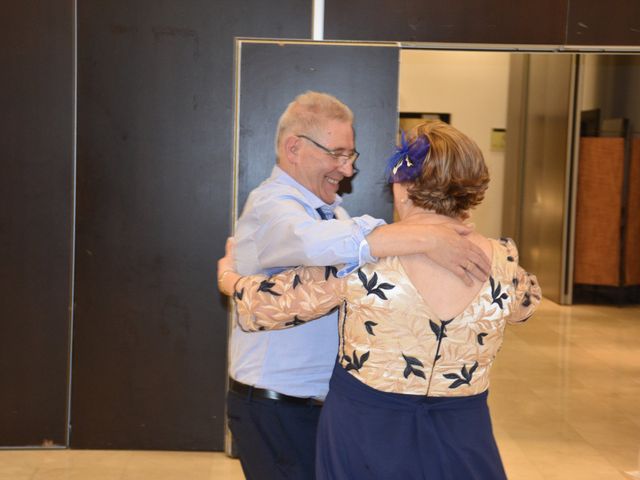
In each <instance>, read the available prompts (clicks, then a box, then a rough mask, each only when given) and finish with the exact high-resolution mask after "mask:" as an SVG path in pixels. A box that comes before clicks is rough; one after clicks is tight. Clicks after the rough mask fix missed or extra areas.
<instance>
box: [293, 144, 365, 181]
mask: <svg viewBox="0 0 640 480" xmlns="http://www.w3.org/2000/svg"><path fill="white" fill-rule="evenodd" d="M296 137H298V138H304V139H305V140H309V141H310V142H311V143H313V144H314V145H315V146H316V147H318V148H319V149H320V150H322V151H323V152H325V153H326V154H328V155H329V156H330V157H331V158H333V159H334V160H335V161H337V162H338V163H339V164H340V166H341V167H344V166H345V165H347V164H349V165H351V168H353V172H354V174H355V173H358V169H357V168H356V166H355V165H354V163H355V161H356V160H357V159H358V157H359V156H360V152H358V151H357V150H355V149H354V150H353V152H352V153H351V155H346V154H345V153H339V152H336V151H335V150H331V149H329V148H327V147H325V146H324V145H321V144H319V143H318V142H316V141H315V140H314V139H313V138H310V137H307V136H306V135H296Z"/></svg>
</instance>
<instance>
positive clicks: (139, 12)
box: [71, 0, 311, 450]
mask: <svg viewBox="0 0 640 480" xmlns="http://www.w3.org/2000/svg"><path fill="white" fill-rule="evenodd" d="M78 7H79V27H78V39H79V53H78V55H79V59H78V61H79V91H78V125H79V128H78V227H77V275H76V320H75V331H74V359H73V360H74V366H73V391H72V400H73V403H72V409H73V428H72V437H71V445H72V446H73V447H78V448H134V449H182V450H196V449H198V450H199V449H205V450H211V449H214V450H220V449H222V447H223V438H224V437H223V434H224V430H223V420H224V395H225V392H224V387H225V377H226V345H227V328H226V318H227V316H226V309H225V303H224V302H223V301H222V299H221V298H220V297H219V295H218V293H217V290H216V286H215V274H216V272H215V260H216V259H217V258H218V257H219V256H220V255H221V254H222V253H223V250H224V241H225V238H226V236H227V235H228V234H229V233H230V210H231V163H232V153H231V145H232V121H233V116H232V107H233V36H234V35H242V36H258V37H309V34H310V32H309V29H310V23H311V21H310V15H311V14H310V8H311V3H310V2H297V1H296V0H278V1H272V2H261V1H257V0H246V1H238V0H224V1H216V2H211V1H208V0H193V1H189V2H184V1H182V0H168V1H163V2H157V1H153V0H141V1H137V2H129V1H124V0H117V1H109V2H104V1H97V0H87V1H83V2H79V5H78Z"/></svg>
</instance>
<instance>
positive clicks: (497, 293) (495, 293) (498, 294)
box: [489, 277, 509, 310]
mask: <svg viewBox="0 0 640 480" xmlns="http://www.w3.org/2000/svg"><path fill="white" fill-rule="evenodd" d="M489 283H490V284H491V297H492V299H493V301H492V302H491V304H494V303H495V304H496V305H498V306H499V307H500V308H501V309H502V310H504V306H503V305H502V301H503V300H506V299H507V298H509V295H508V294H507V293H506V292H502V285H500V282H498V284H497V285H496V281H495V280H494V279H493V277H489Z"/></svg>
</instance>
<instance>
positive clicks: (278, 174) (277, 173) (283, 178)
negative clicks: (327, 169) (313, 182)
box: [271, 165, 342, 212]
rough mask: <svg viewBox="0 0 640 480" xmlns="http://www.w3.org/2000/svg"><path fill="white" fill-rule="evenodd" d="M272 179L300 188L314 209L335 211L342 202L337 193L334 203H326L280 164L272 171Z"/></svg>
mask: <svg viewBox="0 0 640 480" xmlns="http://www.w3.org/2000/svg"><path fill="white" fill-rule="evenodd" d="M271 180H275V181H276V182H279V183H282V184H284V185H290V186H292V187H294V188H295V189H297V190H299V191H300V193H302V195H303V196H304V198H305V200H306V201H307V202H308V203H309V205H311V207H312V208H314V209H316V208H321V207H327V208H329V209H330V210H331V211H332V212H333V211H334V210H335V209H336V208H337V207H338V206H339V205H340V204H341V203H342V197H340V195H336V199H335V201H334V202H333V203H331V204H327V203H324V202H323V201H322V200H321V199H320V198H318V197H317V196H316V195H315V194H314V193H312V192H311V191H310V190H307V188H306V187H305V186H304V185H302V184H300V183H298V182H297V181H296V180H295V179H294V178H293V177H292V176H291V175H289V174H288V173H287V172H285V171H284V170H282V169H281V168H280V167H279V166H278V165H274V166H273V170H272V171H271Z"/></svg>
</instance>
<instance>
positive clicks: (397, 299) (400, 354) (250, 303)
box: [234, 239, 541, 397]
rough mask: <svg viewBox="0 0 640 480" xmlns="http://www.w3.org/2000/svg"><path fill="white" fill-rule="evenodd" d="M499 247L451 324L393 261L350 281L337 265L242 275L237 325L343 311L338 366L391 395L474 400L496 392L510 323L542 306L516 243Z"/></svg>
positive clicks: (259, 326)
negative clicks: (496, 366)
mask: <svg viewBox="0 0 640 480" xmlns="http://www.w3.org/2000/svg"><path fill="white" fill-rule="evenodd" d="M491 242H492V243H493V252H494V254H493V260H492V266H491V275H490V278H489V279H488V280H487V282H486V283H485V284H484V285H483V286H482V288H481V289H480V291H479V293H478V295H477V296H476V297H475V299H474V300H473V301H472V302H471V303H470V304H469V305H468V306H467V308H466V309H465V310H464V311H463V312H462V313H460V314H459V315H458V316H456V317H455V318H452V319H440V318H438V317H437V316H436V315H435V314H434V312H433V311H432V310H431V309H430V308H429V305H427V304H426V303H425V302H424V301H423V299H422V297H421V296H420V294H419V293H418V291H417V290H416V289H415V287H414V286H413V284H412V283H411V282H410V281H409V279H408V277H407V275H406V273H405V272H404V269H403V268H402V265H401V263H400V261H399V259H398V258H397V257H388V258H385V259H382V260H381V261H379V262H378V263H376V264H368V265H365V266H363V267H362V268H360V269H359V270H358V271H357V272H354V273H352V274H351V275H348V276H347V277H344V278H337V277H336V275H335V274H336V272H337V269H336V268H335V267H299V268H296V269H294V270H287V271H285V272H282V273H280V274H277V275H274V276H272V277H266V276H264V275H251V276H247V277H243V278H242V279H241V280H240V281H239V282H238V283H237V284H236V288H235V294H234V298H235V301H236V305H237V310H238V321H239V323H240V326H241V327H242V328H243V329H245V330H249V331H256V330H266V329H281V328H290V327H295V326H297V325H300V324H303V323H305V322H307V321H311V320H313V319H315V318H318V317H320V316H323V315H325V314H326V313H327V312H328V311H330V310H332V309H334V308H339V309H340V316H339V337H340V339H339V340H340V347H339V354H338V356H339V362H340V364H341V365H342V367H343V368H345V369H346V370H347V371H348V372H349V373H350V374H352V375H353V376H354V377H356V378H357V379H359V380H360V381H362V382H364V383H365V384H367V385H369V386H370V387H373V388H375V389H377V390H381V391H384V392H393V393H404V394H416V395H429V396H438V397H439V396H467V395H475V394H478V393H481V392H483V391H485V390H486V389H487V388H488V387H489V372H490V369H491V365H492V364H493V361H494V359H495V357H496V354H497V352H498V350H499V349H500V346H501V344H502V340H503V332H504V328H505V326H506V324H507V323H521V322H524V321H525V320H527V319H528V318H529V317H530V316H531V314H532V313H533V311H534V310H535V308H536V307H537V305H538V304H539V303H540V300H541V292H540V287H539V285H538V282H537V280H536V278H535V276H534V275H531V274H529V273H527V272H525V271H524V270H523V269H522V268H521V267H519V266H518V253H517V249H516V246H515V244H514V243H513V241H512V240H510V239H501V240H499V241H498V240H491Z"/></svg>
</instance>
